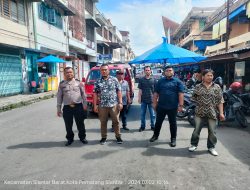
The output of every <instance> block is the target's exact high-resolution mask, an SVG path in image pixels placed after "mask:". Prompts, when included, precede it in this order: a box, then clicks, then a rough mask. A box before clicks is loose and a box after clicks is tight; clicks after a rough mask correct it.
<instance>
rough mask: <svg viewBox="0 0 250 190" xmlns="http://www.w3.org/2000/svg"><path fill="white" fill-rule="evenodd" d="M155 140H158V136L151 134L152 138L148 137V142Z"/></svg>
mask: <svg viewBox="0 0 250 190" xmlns="http://www.w3.org/2000/svg"><path fill="white" fill-rule="evenodd" d="M156 140H158V137H156V136H154V135H153V136H152V138H151V139H149V142H155V141H156Z"/></svg>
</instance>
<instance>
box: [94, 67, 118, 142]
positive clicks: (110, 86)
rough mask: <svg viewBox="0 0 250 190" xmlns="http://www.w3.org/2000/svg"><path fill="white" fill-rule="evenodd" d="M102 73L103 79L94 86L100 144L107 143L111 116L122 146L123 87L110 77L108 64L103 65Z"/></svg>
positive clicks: (98, 80)
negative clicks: (120, 125) (120, 122)
mask: <svg viewBox="0 0 250 190" xmlns="http://www.w3.org/2000/svg"><path fill="white" fill-rule="evenodd" d="M100 72H101V75H102V77H101V78H100V79H97V80H96V82H95V86H94V112H96V113H98V115H99V119H100V122H101V137H102V138H101V140H100V143H101V144H102V145H104V144H105V143H106V141H107V122H108V118H109V115H110V117H111V119H112V124H113V127H114V132H115V136H116V140H117V143H118V144H122V143H123V141H122V139H121V134H120V127H119V114H120V111H121V110H122V107H123V104H122V93H121V85H120V84H119V82H118V80H117V78H115V77H113V76H110V75H109V66H108V64H102V65H101V67H100ZM98 99H99V101H100V102H98ZM98 103H99V105H97V104H98Z"/></svg>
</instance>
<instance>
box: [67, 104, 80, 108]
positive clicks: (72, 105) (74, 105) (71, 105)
mask: <svg viewBox="0 0 250 190" xmlns="http://www.w3.org/2000/svg"><path fill="white" fill-rule="evenodd" d="M78 105H82V103H78V104H69V105H67V106H69V107H71V108H74V107H76V106H78Z"/></svg>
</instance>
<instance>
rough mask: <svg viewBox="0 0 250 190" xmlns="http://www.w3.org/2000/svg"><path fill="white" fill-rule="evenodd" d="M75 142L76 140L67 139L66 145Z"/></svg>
mask: <svg viewBox="0 0 250 190" xmlns="http://www.w3.org/2000/svg"><path fill="white" fill-rule="evenodd" d="M73 142H74V140H70V141H67V142H66V143H65V146H69V145H71V144H72V143H73Z"/></svg>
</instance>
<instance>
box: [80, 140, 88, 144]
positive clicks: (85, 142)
mask: <svg viewBox="0 0 250 190" xmlns="http://www.w3.org/2000/svg"><path fill="white" fill-rule="evenodd" d="M80 141H81V142H82V143H83V144H88V141H87V140H86V139H81V140H80Z"/></svg>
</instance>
